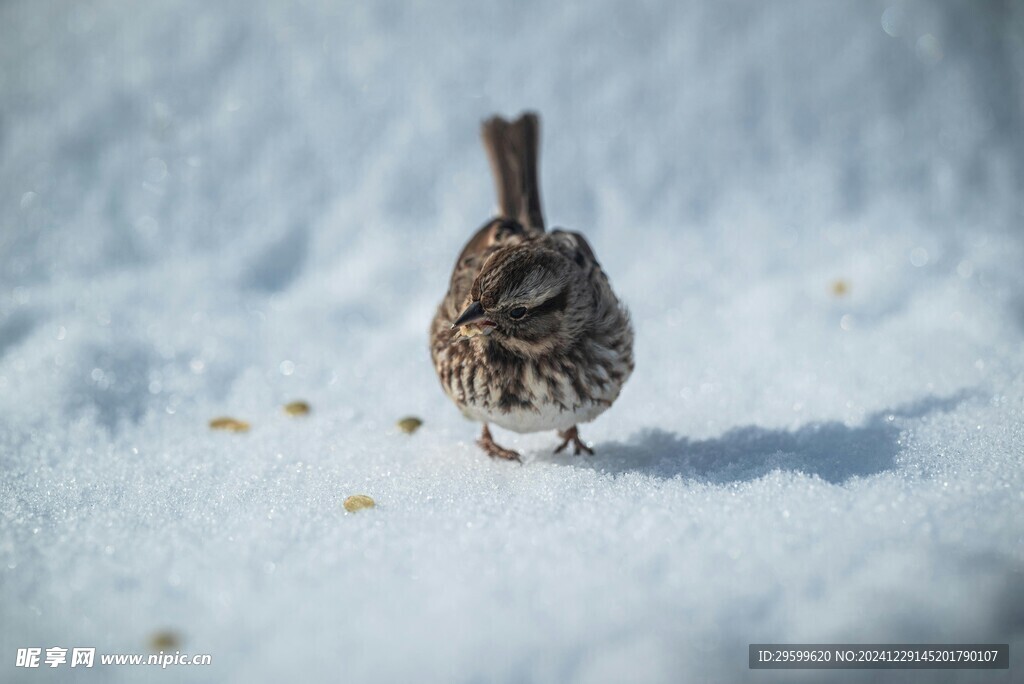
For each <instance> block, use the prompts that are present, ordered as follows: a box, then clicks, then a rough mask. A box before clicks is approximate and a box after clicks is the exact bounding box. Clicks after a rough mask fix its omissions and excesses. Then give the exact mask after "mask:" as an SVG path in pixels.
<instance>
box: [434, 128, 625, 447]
mask: <svg viewBox="0 0 1024 684" xmlns="http://www.w3.org/2000/svg"><path fill="white" fill-rule="evenodd" d="M482 138H483V143H484V147H485V148H486V149H487V153H488V156H489V157H490V161H491V169H492V171H493V174H494V181H495V187H496V189H497V193H498V210H499V215H498V216H497V217H496V218H494V219H491V220H490V221H488V222H487V223H486V224H484V226H483V227H481V228H480V229H479V230H478V231H477V232H476V234H475V235H474V236H473V237H472V239H470V241H469V242H468V243H467V244H466V246H465V247H464V248H463V250H462V253H461V254H460V255H459V258H458V260H457V261H456V262H455V268H454V270H453V271H452V277H451V282H450V284H449V287H448V293H447V294H446V295H445V297H444V299H443V300H442V301H441V304H440V306H439V307H438V309H437V314H436V315H435V316H434V322H433V324H432V326H431V329H430V350H431V356H432V357H433V360H434V366H435V368H436V370H437V375H438V377H439V378H440V380H441V386H442V387H443V388H444V390H445V392H446V393H447V394H448V396H449V397H451V399H452V400H453V401H454V402H455V403H456V405H457V406H458V407H459V408H460V409H461V410H462V412H463V413H464V414H465V415H466V416H467V417H469V418H471V419H473V420H477V421H479V422H481V423H483V424H484V427H483V434H482V435H481V437H480V440H479V442H478V443H479V444H480V446H481V447H482V448H483V449H484V450H485V451H486V452H487V453H488V454H490V455H491V456H494V457H498V458H507V459H514V460H518V459H519V455H518V454H517V453H516V452H514V451H511V450H509V449H504V448H502V447H500V446H498V445H497V444H496V443H495V442H494V440H493V438H492V437H491V433H490V430H489V428H488V423H494V424H496V425H499V426H501V427H504V428H506V429H509V430H514V431H517V432H538V431H541V430H558V431H559V435H560V436H561V437H562V439H563V441H562V444H561V446H559V447H558V448H557V449H555V451H556V452H557V451H561V450H562V449H564V448H565V447H566V446H568V445H569V443H572V444H573V447H574V450H575V453H577V454H579V453H580V451H581V450H583V451H587V452H588V453H593V452H592V451H591V449H590V448H589V447H588V446H586V444H584V443H583V441H582V440H581V439H580V437H579V434H578V432H577V429H576V425H577V424H578V423H583V422H587V421H590V420H593V419H594V418H596V417H597V416H598V415H599V414H600V413H602V412H603V411H604V410H605V409H607V408H608V407H609V406H611V404H612V402H613V401H615V398H616V397H618V395H619V391H620V390H621V389H622V385H623V383H625V381H626V379H627V378H628V377H629V375H630V373H632V371H633V330H632V327H631V326H630V322H629V315H628V314H627V313H626V310H625V308H624V307H623V306H622V304H620V303H619V300H618V298H617V297H616V296H615V293H614V292H612V289H611V286H610V285H609V283H608V278H607V277H606V276H605V274H604V272H603V271H602V270H601V266H600V264H598V262H597V259H596V258H595V256H594V252H593V250H592V249H591V248H590V245H589V244H587V241H586V240H585V239H584V238H583V236H582V235H580V234H579V233H572V232H568V231H564V230H553V231H551V232H545V231H544V216H543V212H542V211H541V202H540V190H539V187H538V178H537V151H538V147H539V144H538V143H539V121H538V119H537V116H536V115H535V114H532V113H528V114H524V115H522V116H521V117H520V118H519V119H518V120H517V121H515V122H508V121H505V120H504V119H502V118H500V117H497V116H496V117H493V118H491V119H489V120H487V121H485V122H484V124H483V129H482Z"/></svg>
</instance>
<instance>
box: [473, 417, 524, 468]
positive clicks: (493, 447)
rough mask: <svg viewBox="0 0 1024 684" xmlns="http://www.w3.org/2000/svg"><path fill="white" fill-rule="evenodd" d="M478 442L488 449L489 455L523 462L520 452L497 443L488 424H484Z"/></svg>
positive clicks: (484, 448)
mask: <svg viewBox="0 0 1024 684" xmlns="http://www.w3.org/2000/svg"><path fill="white" fill-rule="evenodd" d="M476 443H477V445H478V446H479V447H480V448H481V449H483V450H484V451H486V452H487V455H488V456H490V457H491V458H501V459H504V460H506V461H515V462H516V463H522V462H523V461H522V459H520V458H519V453H518V452H515V451H512V450H511V449H506V448H505V447H502V446H498V445H497V444H495V443H494V438H493V437H491V431H490V429H489V428H488V427H487V426H486V425H484V431H483V432H482V433H480V439H478V440H477V441H476Z"/></svg>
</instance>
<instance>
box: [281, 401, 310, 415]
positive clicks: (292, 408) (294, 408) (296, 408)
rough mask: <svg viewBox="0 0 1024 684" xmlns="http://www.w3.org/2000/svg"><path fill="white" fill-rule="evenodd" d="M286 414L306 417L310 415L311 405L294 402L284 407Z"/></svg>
mask: <svg viewBox="0 0 1024 684" xmlns="http://www.w3.org/2000/svg"><path fill="white" fill-rule="evenodd" d="M284 412H285V413H287V414H288V415H289V416H304V415H306V414H307V413H309V404H307V403H306V402H304V401H293V402H291V403H290V404H285V405H284Z"/></svg>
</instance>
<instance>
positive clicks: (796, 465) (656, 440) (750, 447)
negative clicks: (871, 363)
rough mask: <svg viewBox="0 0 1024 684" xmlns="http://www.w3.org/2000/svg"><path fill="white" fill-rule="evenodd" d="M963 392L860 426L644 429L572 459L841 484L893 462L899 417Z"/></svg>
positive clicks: (660, 471) (616, 470) (623, 469)
mask: <svg viewBox="0 0 1024 684" xmlns="http://www.w3.org/2000/svg"><path fill="white" fill-rule="evenodd" d="M969 396H970V393H968V392H960V393H958V394H955V395H953V396H950V397H926V398H924V399H920V400H918V401H915V402H913V403H910V404H907V405H904V406H900V407H898V408H894V409H889V410H885V411H879V412H877V413H874V414H872V415H871V416H869V417H868V418H867V419H866V420H865V421H864V423H863V424H862V425H861V426H859V427H849V426H847V425H844V424H842V423H839V422H826V423H810V424H808V425H805V426H803V427H801V428H798V429H796V430H769V429H765V428H760V427H755V426H749V427H740V428H735V429H732V430H729V431H728V432H726V433H725V434H723V435H722V436H720V437H716V438H714V439H704V440H691V439H689V438H687V437H684V436H680V435H677V434H674V433H671V432H667V431H665V430H660V429H649V430H644V431H642V432H640V433H638V434H637V435H634V437H633V438H632V439H630V440H629V441H628V442H604V443H599V444H596V445H595V450H596V451H597V454H596V455H595V456H592V457H585V458H584V457H580V458H578V460H577V461H576V462H575V463H576V465H578V466H582V467H589V468H593V469H595V470H601V471H604V472H609V473H612V474H623V473H644V474H647V475H653V476H655V477H659V478H673V477H676V476H682V477H684V478H687V479H693V480H697V481H701V482H709V483H713V484H724V483H729V482H742V481H749V480H754V479H757V478H759V477H762V476H764V475H767V474H768V473H770V472H772V471H774V470H782V471H793V472H801V473H805V474H807V475H817V476H818V477H820V478H821V479H823V480H825V481H827V482H832V483H836V484H841V483H843V482H846V481H847V480H849V479H850V478H852V477H865V476H868V475H874V474H876V473H881V472H884V471H886V470H890V469H892V468H893V466H894V465H895V462H896V457H897V456H898V454H899V452H900V450H901V449H902V448H903V447H902V445H901V444H900V427H899V422H900V421H897V419H905V418H920V417H923V416H925V415H928V414H931V413H935V412H945V411H949V410H951V409H953V408H955V407H956V406H957V405H959V404H960V403H961V402H963V401H964V400H966V399H967V398H968V397H969ZM556 458H557V457H556Z"/></svg>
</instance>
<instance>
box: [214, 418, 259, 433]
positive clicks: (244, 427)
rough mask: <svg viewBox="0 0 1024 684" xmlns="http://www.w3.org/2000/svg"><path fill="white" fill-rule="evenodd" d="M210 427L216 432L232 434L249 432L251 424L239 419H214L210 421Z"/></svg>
mask: <svg viewBox="0 0 1024 684" xmlns="http://www.w3.org/2000/svg"><path fill="white" fill-rule="evenodd" d="M210 427H211V428H213V429H214V430H229V431H230V432H248V431H249V424H248V423H246V422H245V421H244V420H238V419H237V418H228V417H222V418H214V419H213V420H211V421H210Z"/></svg>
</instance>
